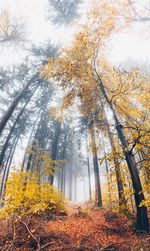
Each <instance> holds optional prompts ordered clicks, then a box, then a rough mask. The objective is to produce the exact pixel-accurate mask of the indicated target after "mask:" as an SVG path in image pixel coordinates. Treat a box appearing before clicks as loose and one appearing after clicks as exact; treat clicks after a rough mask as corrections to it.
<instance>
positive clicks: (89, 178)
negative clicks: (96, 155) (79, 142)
mask: <svg viewBox="0 0 150 251" xmlns="http://www.w3.org/2000/svg"><path fill="white" fill-rule="evenodd" d="M86 151H87V168H88V185H89V199H90V201H91V200H92V191H91V172H90V161H89V152H88V133H87V130H86Z"/></svg>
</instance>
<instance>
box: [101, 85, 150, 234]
mask: <svg viewBox="0 0 150 251" xmlns="http://www.w3.org/2000/svg"><path fill="white" fill-rule="evenodd" d="M99 87H100V90H101V92H102V94H103V97H104V98H105V101H106V102H107V104H108V106H109V108H110V110H111V111H112V113H113V117H114V121H115V125H116V130H117V133H118V138H119V140H120V142H121V145H122V149H123V151H124V155H125V159H126V162H127V165H128V168H129V171H130V174H131V178H132V184H133V189H134V198H135V204H136V209H137V215H136V231H137V232H149V221H148V214H147V207H146V206H140V204H141V202H142V201H143V200H144V199H145V198H144V194H143V192H142V185H141V181H140V177H139V174H138V170H137V167H136V162H135V158H134V155H133V152H132V151H131V150H129V146H128V142H127V140H126V138H125V135H124V133H123V128H122V125H121V124H120V122H119V120H118V117H117V114H116V111H115V108H114V105H113V103H112V101H111V100H109V98H108V95H107V92H106V90H105V88H104V85H103V83H102V82H100V84H99Z"/></svg>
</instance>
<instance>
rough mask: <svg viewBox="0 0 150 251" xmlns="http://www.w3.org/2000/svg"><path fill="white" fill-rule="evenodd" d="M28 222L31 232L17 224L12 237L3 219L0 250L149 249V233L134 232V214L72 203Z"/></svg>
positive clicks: (125, 250) (87, 250) (145, 250)
mask: <svg viewBox="0 0 150 251" xmlns="http://www.w3.org/2000/svg"><path fill="white" fill-rule="evenodd" d="M24 222H25V221H24ZM28 226H29V229H30V232H28V231H27V228H26V227H25V228H24V229H23V228H22V227H21V226H20V227H18V228H17V230H16V231H15V237H13V241H12V237H11V234H10V233H9V231H10V229H9V231H8V226H6V224H5V223H4V222H1V227H2V228H1V229H2V231H1V232H0V251H8V250H11V251H12V250H14V251H33V250H36V251H40V250H45V251H57V250H58V251H75V250H78V251H104V250H105V251H115V250H120V251H149V250H150V236H148V235H139V236H138V235H136V234H135V233H134V224H133V218H132V217H130V218H129V217H127V216H119V215H118V214H116V213H112V212H111V211H110V210H105V209H98V208H87V207H85V206H84V205H82V206H80V205H69V207H68V213H67V215H66V214H65V213H64V212H61V213H60V214H59V215H52V214H49V213H47V214H45V215H44V216H43V215H38V216H35V218H34V221H33V220H32V221H31V222H30V224H29V225H28ZM13 235H14V233H13ZM34 238H35V239H34Z"/></svg>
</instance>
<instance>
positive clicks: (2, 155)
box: [0, 87, 37, 167]
mask: <svg viewBox="0 0 150 251" xmlns="http://www.w3.org/2000/svg"><path fill="white" fill-rule="evenodd" d="M36 90H37V87H36V88H35V89H34V91H33V92H32V93H31V95H30V97H29V98H28V100H27V101H26V103H25V105H24V106H23V107H22V108H21V111H20V112H19V114H18V115H17V118H16V119H15V122H14V124H13V126H12V127H11V129H10V132H9V134H8V136H7V138H6V141H5V143H4V145H3V148H2V151H1V153H0V167H1V166H2V163H3V159H4V155H5V151H6V149H7V147H8V143H9V140H10V138H11V136H12V134H13V132H14V130H15V127H16V124H17V123H18V122H19V120H20V117H21V116H22V114H23V112H24V111H25V108H26V106H27V104H28V103H29V101H30V99H31V97H32V96H33V94H34V93H35V91H36Z"/></svg>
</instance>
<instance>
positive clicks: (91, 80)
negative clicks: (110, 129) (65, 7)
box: [41, 5, 149, 232]
mask: <svg viewBox="0 0 150 251" xmlns="http://www.w3.org/2000/svg"><path fill="white" fill-rule="evenodd" d="M104 7H105V9H104ZM107 7H108V6H107ZM100 11H101V14H102V15H105V16H104V18H103V19H102V20H101V22H100V24H99V23H98V25H97V23H96V25H95V26H94V22H93V23H92V24H93V26H92V27H91V26H90V25H89V26H88V25H87V26H85V27H84V28H83V31H82V32H80V33H79V34H77V35H76V37H75V40H74V43H73V45H72V46H71V47H70V48H68V49H66V51H65V53H64V54H63V55H62V56H60V57H59V58H57V59H53V60H51V59H50V60H49V63H48V65H46V66H44V67H42V68H41V74H42V75H43V76H45V78H46V79H47V78H53V79H55V80H58V81H60V84H61V85H62V86H63V87H64V88H67V89H69V88H70V93H69V99H68V100H69V102H70V103H71V102H73V100H74V97H76V96H78V97H81V98H82V97H84V98H88V97H87V95H88V94H87V93H88V92H87V90H88V91H89V89H91V90H93V89H96V90H97V96H99V99H100V101H101V102H103V103H104V104H105V105H107V107H108V109H109V110H110V111H111V113H112V114H113V121H114V123H115V128H116V132H117V135H118V139H119V140H120V143H121V147H122V150H123V153H124V156H125V159H126V163H127V166H128V168H129V171H130V174H131V179H132V184H133V189H134V198H135V203H136V209H137V218H136V231H145V232H148V231H149V223H148V215H147V208H146V206H140V205H141V203H142V201H143V200H144V194H143V192H142V185H141V181H140V177H139V173H138V170H137V166H136V160H135V157H134V153H133V149H132V148H130V147H129V144H128V142H127V139H126V135H125V133H124V131H123V126H122V124H121V122H120V118H119V116H118V114H117V111H116V110H117V109H116V106H115V104H114V102H113V100H112V99H111V92H110V91H109V89H110V88H109V89H106V88H107V86H108V84H109V86H110V87H111V81H109V79H108V81H104V79H105V78H104V76H105V72H103V71H101V70H100V69H101V65H100V63H99V55H100V53H101V54H102V52H101V51H102V49H103V45H104V41H105V39H106V38H107V37H108V36H109V35H110V33H111V32H112V31H113V30H114V29H115V28H116V19H117V15H116V11H115V8H113V5H112V6H111V7H108V8H107V9H106V5H103V6H101V10H100ZM110 13H111V14H112V17H114V18H112V19H111V20H110V18H109V16H110ZM99 25H100V27H101V29H99ZM97 65H98V66H99V67H97ZM128 76H129V79H130V74H129V75H128ZM136 80H137V78H136V77H135V78H134V79H132V82H130V86H132V85H133V86H134V85H136V84H137V85H138V83H136V82H135V81H136ZM126 82H127V86H128V83H129V82H128V81H126ZM133 86H132V88H133ZM98 89H99V90H98ZM91 93H92V91H91Z"/></svg>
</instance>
